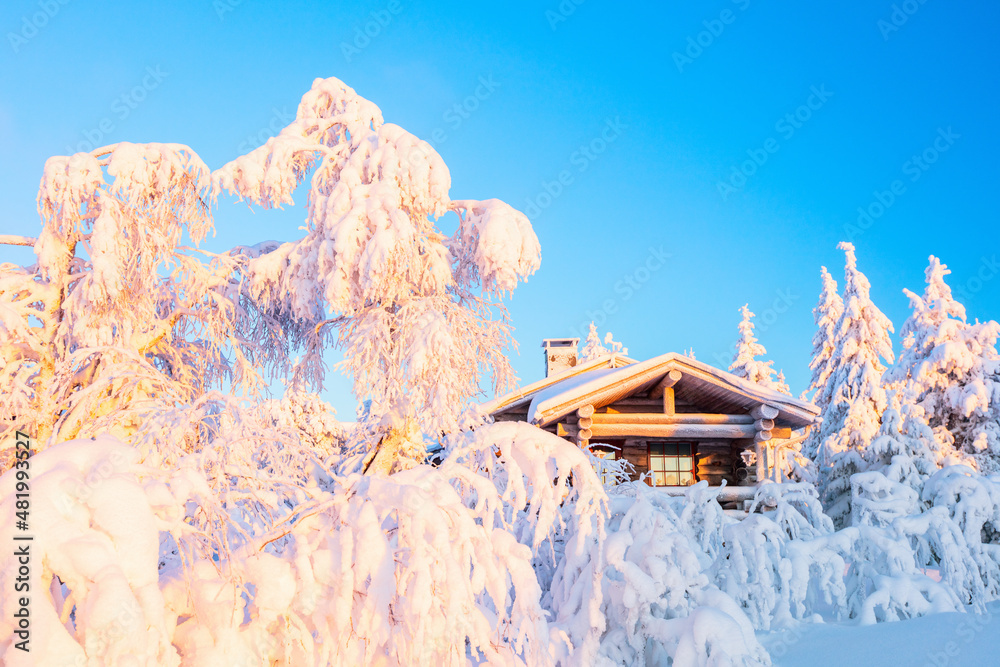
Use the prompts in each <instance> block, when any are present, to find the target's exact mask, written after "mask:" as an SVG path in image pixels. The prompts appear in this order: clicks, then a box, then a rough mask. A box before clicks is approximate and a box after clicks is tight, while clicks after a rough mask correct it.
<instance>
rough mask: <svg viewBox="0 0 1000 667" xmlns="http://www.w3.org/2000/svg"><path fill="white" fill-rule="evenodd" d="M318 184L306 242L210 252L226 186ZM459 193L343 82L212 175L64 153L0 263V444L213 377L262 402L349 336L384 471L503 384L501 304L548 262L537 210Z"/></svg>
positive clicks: (163, 149) (438, 167) (138, 404)
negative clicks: (448, 226) (8, 259)
mask: <svg viewBox="0 0 1000 667" xmlns="http://www.w3.org/2000/svg"><path fill="white" fill-rule="evenodd" d="M307 177H309V178H310V183H309V191H308V200H307V206H306V219H305V225H304V230H305V234H304V236H303V237H302V238H299V239H296V240H292V241H288V242H285V243H280V242H273V241H268V242H263V243H258V244H257V245H253V246H239V247H237V248H234V249H232V250H230V251H229V252H226V253H219V254H216V253H210V252H207V251H205V250H202V249H199V248H198V247H197V246H198V244H199V242H200V241H201V240H202V239H203V238H204V237H205V235H206V234H207V233H209V232H211V231H212V216H211V212H212V210H213V208H214V207H215V206H216V205H217V201H218V195H219V194H220V193H224V192H227V193H232V194H234V195H236V196H238V197H239V198H241V199H243V200H245V201H247V202H249V203H250V204H252V205H255V206H260V207H262V208H265V209H267V208H271V207H274V206H279V205H283V204H292V203H294V202H293V198H292V195H293V192H294V191H295V190H296V188H297V187H298V186H299V185H300V184H301V183H302V182H303V181H304V179H305V178H307ZM450 186H451V177H450V174H449V171H448V168H447V166H446V165H445V164H444V161H443V160H442V159H441V157H440V156H439V155H438V154H437V153H436V152H435V151H434V150H433V148H431V147H430V145H429V144H427V143H426V142H424V141H421V140H420V139H418V138H417V137H415V136H413V135H412V134H410V133H409V132H407V131H406V130H404V129H402V128H401V127H399V126H396V125H393V124H391V123H385V122H383V120H382V115H381V112H380V110H379V109H378V107H377V106H375V105H374V104H373V103H371V102H369V101H368V100H366V99H364V98H362V97H361V96H359V95H358V94H357V93H355V91H354V90H353V89H351V88H350V87H348V86H346V85H345V84H343V83H342V82H341V81H339V80H337V79H334V78H330V79H317V80H315V81H314V82H313V86H312V88H311V90H310V91H309V92H308V93H306V95H305V96H304V97H303V98H302V101H301V103H300V104H299V107H298V110H297V113H296V116H295V119H294V120H293V121H292V122H291V123H290V124H289V125H288V126H287V127H285V128H284V129H283V130H282V131H281V132H280V133H279V134H278V135H277V136H276V137H273V138H271V139H269V140H268V141H267V143H266V144H264V145H263V146H261V147H259V148H257V149H255V150H253V151H251V152H249V153H247V154H246V155H242V156H240V157H238V158H237V159H235V160H233V161H232V162H230V163H229V164H226V165H224V166H223V167H221V168H220V169H218V170H216V171H211V170H210V169H209V168H208V167H207V166H206V165H205V163H204V162H203V161H202V160H201V159H200V158H199V157H198V156H197V155H196V154H195V153H194V151H192V150H191V149H190V148H188V147H187V146H182V145H177V144H145V145H137V144H129V143H120V144H115V145H113V146H108V147H105V148H102V149H98V150H95V151H93V152H91V153H78V154H76V155H73V156H70V157H53V158H51V159H50V160H49V161H48V162H47V163H46V166H45V172H44V175H43V177H42V182H41V186H40V188H39V195H38V208H39V214H40V217H41V223H42V229H41V232H40V233H39V235H38V237H37V238H32V237H0V241H3V242H16V243H22V244H30V245H33V247H34V251H35V260H36V261H35V263H34V264H32V265H30V266H15V265H12V264H4V265H2V267H0V381H3V382H4V383H5V386H6V387H8V388H9V390H8V391H6V392H5V393H4V394H3V395H2V396H0V411H2V413H3V414H4V416H5V419H4V421H3V425H2V426H0V429H3V433H0V437H2V438H3V440H4V441H7V440H8V439H9V438H7V437H6V436H7V433H8V432H9V433H10V434H12V433H13V429H15V428H17V429H21V430H25V431H28V432H32V433H34V434H36V435H37V437H38V439H39V440H40V441H41V442H42V445H43V446H44V445H45V444H47V443H53V442H58V441H62V440H66V439H69V438H72V437H77V436H81V435H89V434H91V433H94V432H98V431H101V430H111V431H112V432H115V433H116V434H118V435H120V436H122V437H126V438H127V436H128V434H129V433H130V432H131V431H132V430H133V429H134V428H135V427H136V424H137V423H138V422H140V421H141V420H142V419H143V418H144V415H148V414H149V413H150V412H151V411H156V410H160V409H164V408H167V407H173V406H177V405H183V404H185V403H189V402H191V401H193V400H194V399H195V398H197V397H198V396H200V395H203V394H204V393H205V392H206V391H208V390H210V389H212V388H217V387H221V386H226V387H230V388H231V389H232V391H233V392H234V393H239V394H242V395H247V396H257V395H259V394H260V393H261V392H262V391H263V390H264V389H265V387H266V383H267V382H268V381H269V380H270V379H273V378H274V377H286V378H287V379H288V380H289V381H290V382H291V383H292V384H293V385H295V386H302V387H309V388H314V389H319V388H321V387H322V383H323V378H324V373H325V369H324V365H323V361H322V354H323V351H324V349H326V347H327V346H329V345H336V346H338V347H339V348H340V349H342V350H343V351H344V353H345V361H344V362H342V368H343V369H344V370H345V371H347V372H348V373H350V374H351V375H352V376H353V379H354V391H355V393H356V395H357V397H358V399H359V400H368V401H370V405H371V409H370V411H369V414H370V420H371V422H372V426H373V428H372V429H369V430H368V431H367V432H370V433H373V434H374V435H375V437H376V438H377V439H382V440H384V441H385V442H387V443H392V444H391V446H386V447H383V448H382V449H381V451H380V454H379V456H376V457H374V460H372V457H371V456H369V461H368V464H369V467H370V469H371V470H374V471H382V472H388V471H390V470H392V469H394V468H395V467H396V466H397V462H398V461H399V460H400V459H401V457H402V458H405V453H406V452H407V451H408V448H415V445H416V443H415V441H416V440H417V439H418V435H419V432H424V433H437V432H440V431H448V430H453V429H455V428H457V427H458V426H459V423H460V420H461V418H462V415H463V409H464V407H465V406H466V405H467V403H468V400H469V398H471V397H472V396H474V395H475V394H477V393H478V392H479V383H480V378H481V377H482V376H483V375H484V373H485V374H488V375H489V377H490V379H491V380H492V383H493V384H494V386H495V387H497V388H503V387H504V386H505V385H507V384H509V383H510V381H511V380H512V371H511V368H510V366H509V362H508V361H507V359H506V357H505V355H504V349H505V348H506V347H507V346H508V345H509V344H510V343H511V337H510V327H509V321H508V316H507V313H506V310H505V308H504V307H503V304H502V302H501V299H502V297H503V296H504V295H505V294H506V293H508V292H509V291H511V290H512V289H513V288H514V287H515V286H516V285H517V284H518V282H519V281H520V280H524V279H526V278H527V277H528V276H529V275H530V274H532V273H533V272H534V271H535V270H536V269H537V268H538V266H539V262H540V249H539V245H538V240H537V238H536V236H535V234H534V232H533V230H532V228H531V225H530V223H529V222H528V219H527V218H526V217H525V216H524V215H523V214H522V213H520V212H518V211H516V210H514V209H513V208H512V207H510V206H508V205H507V204H505V203H504V202H501V201H499V200H496V199H490V200H486V201H475V200H452V199H450V197H449V190H450ZM449 212H453V213H455V214H457V217H458V224H457V229H456V231H455V232H454V233H453V234H451V235H446V234H444V233H443V232H442V231H441V229H440V228H439V227H438V226H437V223H438V221H439V220H440V218H441V217H442V216H444V215H445V214H446V213H449ZM188 244H190V245H188ZM362 430H363V429H362ZM367 444H369V445H370V444H371V443H370V442H369V443H367ZM375 449H377V448H374V449H372V453H374V451H375Z"/></svg>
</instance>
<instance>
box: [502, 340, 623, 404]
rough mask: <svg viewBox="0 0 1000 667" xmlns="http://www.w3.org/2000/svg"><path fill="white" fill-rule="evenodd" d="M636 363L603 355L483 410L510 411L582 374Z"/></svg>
mask: <svg viewBox="0 0 1000 667" xmlns="http://www.w3.org/2000/svg"><path fill="white" fill-rule="evenodd" d="M637 363H639V362H638V361H636V360H635V359H630V358H629V357H626V356H625V355H623V354H614V353H612V354H605V355H602V356H600V357H597V358H595V359H591V360H590V361H585V362H582V363H579V364H577V365H576V366H572V367H570V368H567V369H565V370H563V371H560V372H558V373H553V374H552V375H550V376H548V377H545V378H542V379H541V380H538V381H537V382H532V383H531V384H529V385H526V386H524V387H521V388H520V389H515V390H514V391H512V392H510V393H509V394H506V395H504V396H500V397H498V398H494V399H493V400H492V401H487V402H486V403H484V404H483V408H484V409H485V410H486V412H488V413H490V414H494V413H497V412H502V411H504V412H505V411H508V410H512V409H515V408H517V407H520V406H521V405H523V404H525V403H527V402H528V401H530V400H531V398H532V397H533V396H534V395H535V394H536V393H537V392H539V391H542V390H544V389H546V388H547V387H551V386H552V385H554V384H558V383H561V382H564V381H566V380H568V379H571V378H574V377H577V376H580V375H582V374H584V373H587V374H588V377H589V374H590V372H591V371H597V370H602V369H615V368H622V367H623V366H628V365H630V364H637Z"/></svg>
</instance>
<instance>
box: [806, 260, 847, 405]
mask: <svg viewBox="0 0 1000 667" xmlns="http://www.w3.org/2000/svg"><path fill="white" fill-rule="evenodd" d="M820 276H821V278H822V281H823V291H822V292H820V296H819V303H817V304H816V307H815V308H813V318H814V319H815V321H816V333H815V334H813V340H812V343H813V349H812V361H810V362H809V369H810V370H811V371H812V380H811V381H810V383H809V389H810V390H813V391H815V398H814V401H815V403H816V405H817V406H818V407H820V408H821V409H822V408H824V407H826V403H825V402H824V401H825V400H826V396H825V395H824V394H825V392H824V388H825V387H826V384H827V381H828V380H829V378H830V371H831V368H830V358H831V357H832V356H833V341H834V338H835V335H836V326H837V322H839V321H840V317H841V315H843V313H844V302H843V301H842V300H841V298H840V294H838V293H837V281H836V280H834V279H833V276H831V275H830V272H829V271H827V270H826V267H825V266H823V267H820Z"/></svg>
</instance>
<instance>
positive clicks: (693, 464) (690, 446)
mask: <svg viewBox="0 0 1000 667" xmlns="http://www.w3.org/2000/svg"><path fill="white" fill-rule="evenodd" d="M656 449H659V451H660V452H662V453H657V452H656V451H655V450H656ZM685 449H686V451H684V450H685ZM671 450H672V451H671ZM697 453H698V445H697V443H695V442H691V441H671V440H648V441H647V442H646V469H647V470H648V471H649V472H650V473H652V478H651V479H650V482H651V484H650V486H654V487H656V486H662V487H672V486H673V487H684V486H691V485H693V484H695V483H697V482H698V464H697ZM660 458H662V459H663V465H662V467H661V466H657V465H655V461H656V459H660ZM684 459H689V461H690V468H682V465H683V460H684ZM671 461H676V463H674V464H673V465H671V463H670V462H671ZM671 473H673V474H676V475H677V476H678V477H677V481H678V482H680V481H681V479H682V477H681V475H688V474H690V478H689V479H690V482H689V483H687V484H681V483H678V484H666V483H664V484H660V483H658V482H659V479H658V474H659V475H662V476H663V480H664V482H666V481H667V475H669V474H671Z"/></svg>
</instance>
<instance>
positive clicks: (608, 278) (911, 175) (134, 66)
mask: <svg viewBox="0 0 1000 667" xmlns="http://www.w3.org/2000/svg"><path fill="white" fill-rule="evenodd" d="M0 28H2V36H3V44H2V45H0V54H2V55H0V154H2V156H3V159H2V160H0V206H2V209H0V233H21V234H35V233H36V232H37V228H38V224H39V223H38V217H37V213H36V211H35V195H36V191H37V187H38V180H39V177H40V175H41V170H42V166H43V164H44V162H45V160H46V158H48V157H49V156H51V155H54V154H66V153H67V152H69V151H76V150H84V149H89V148H92V147H96V146H99V145H104V144H107V143H112V142H115V141H123V140H128V141H137V142H144V141H158V142H178V143H184V144H188V145H190V146H191V147H192V148H193V149H194V150H195V151H196V152H197V153H199V154H200V155H201V157H202V158H203V159H204V160H205V161H206V162H207V163H208V164H209V166H211V167H213V168H215V167H218V166H221V165H222V164H224V163H225V162H227V161H229V160H231V159H232V158H234V157H236V156H237V155H238V154H240V153H242V152H245V151H246V150H248V149H249V148H252V147H253V146H255V145H256V144H257V143H259V142H261V141H262V140H263V139H265V138H266V137H267V135H268V133H269V132H272V131H275V130H277V129H279V128H280V127H281V126H282V125H283V124H284V122H287V119H288V118H289V117H290V115H291V114H294V111H295V108H296V105H297V104H298V101H299V98H300V97H301V95H302V94H303V93H304V92H305V91H306V90H308V88H309V86H310V85H311V82H312V80H313V79H314V78H315V77H327V76H336V77H338V78H340V79H342V80H343V81H345V82H346V83H347V84H348V85H350V86H352V87H354V88H355V90H357V91H358V92H359V93H360V94H361V95H363V96H365V97H367V98H369V99H370V100H372V101H374V102H375V103H376V104H378V105H379V106H380V107H381V109H382V112H383V116H384V117H385V119H386V121H388V122H393V123H396V124H398V125H401V126H403V127H404V128H406V129H408V130H409V131H411V132H413V133H414V134H416V135H417V136H419V137H421V138H424V139H427V140H429V141H432V143H433V144H434V145H435V147H436V148H437V150H438V151H439V152H440V153H441V155H442V156H443V158H444V160H445V162H446V163H447V164H448V166H449V168H450V170H451V175H452V183H453V187H452V191H451V195H452V197H453V198H456V199H458V198H479V199H485V198H489V197H498V198H501V199H503V200H505V201H507V202H509V203H511V204H512V205H514V206H515V207H517V208H519V209H521V210H524V211H525V212H527V213H528V214H529V216H530V217H531V218H532V222H533V223H534V227H535V230H536V232H537V234H538V236H539V238H540V240H541V243H542V255H543V260H542V268H541V270H540V271H539V272H538V273H537V274H536V275H535V276H534V277H532V278H531V280H530V281H529V282H528V283H527V284H525V285H522V286H521V287H520V288H519V289H518V290H517V292H516V293H515V295H514V296H513V298H512V299H511V301H510V308H511V313H512V316H513V323H514V325H515V327H516V337H517V339H518V341H519V342H520V352H519V353H515V354H513V355H512V359H513V362H514V365H515V368H516V369H517V371H518V372H519V374H520V376H521V378H522V379H523V380H525V381H531V380H534V379H537V378H538V377H539V376H540V375H541V373H542V354H541V350H540V348H539V345H540V341H541V339H542V338H545V337H561V336H567V335H582V334H585V332H586V328H587V326H586V325H587V323H588V322H590V320H591V319H594V320H597V321H598V323H599V324H600V325H601V326H600V330H601V332H602V334H603V332H604V331H605V330H607V329H610V330H611V331H612V332H613V333H614V335H615V338H616V339H618V340H622V341H623V342H624V343H625V344H626V345H627V347H628V348H629V352H630V355H631V356H633V357H636V358H640V359H645V358H649V357H652V356H655V355H658V354H661V353H664V352H668V351H682V350H686V349H688V348H693V349H694V352H695V354H696V355H697V357H698V358H699V359H700V360H703V361H706V362H708V363H711V364H714V365H725V364H727V363H728V361H729V358H730V357H731V346H732V343H733V341H734V340H735V338H736V324H737V322H738V319H739V315H738V313H737V309H738V308H739V306H741V305H742V304H744V303H747V302H749V304H750V308H751V309H752V310H753V311H754V312H756V313H757V315H758V318H757V319H758V324H759V327H758V333H759V338H760V339H761V342H762V343H763V344H764V345H765V346H766V347H767V349H768V352H769V356H770V357H771V358H773V359H774V360H775V364H776V367H780V368H783V369H784V371H785V373H786V375H787V376H788V379H789V381H790V383H791V385H792V389H793V391H794V392H795V393H798V392H799V391H801V390H802V389H803V388H805V386H806V384H807V382H808V369H807V367H806V366H807V364H808V361H809V353H810V347H811V346H810V339H811V337H812V334H813V329H814V327H813V320H812V312H811V311H812V308H813V306H814V305H815V302H816V299H817V295H818V292H819V287H820V282H819V268H820V266H821V265H826V266H828V267H829V268H830V270H831V272H832V273H833V274H834V276H835V277H837V278H838V280H839V281H840V282H842V274H843V256H842V254H841V253H840V251H838V250H837V249H836V245H837V243H838V242H839V241H842V240H853V242H854V243H855V244H856V245H857V247H858V257H859V263H860V266H861V268H862V270H863V271H864V272H866V273H867V275H868V276H869V278H870V279H871V282H872V284H873V290H872V293H873V297H874V299H875V301H876V303H877V304H878V305H879V306H880V307H881V308H882V309H883V310H884V311H885V312H886V314H887V315H888V316H889V317H890V318H891V319H892V321H893V322H894V323H895V324H896V327H897V329H898V327H899V326H900V325H901V324H902V322H903V320H904V319H905V318H906V315H907V313H908V304H907V301H906V299H905V297H904V296H903V294H902V291H901V290H902V289H903V288H904V287H909V288H910V289H913V290H916V291H920V290H921V289H922V287H923V269H924V267H925V266H926V263H927V256H928V255H929V254H932V253H933V254H936V255H938V256H940V257H941V258H942V260H943V261H944V262H945V263H946V264H948V265H949V266H950V267H951V268H952V270H953V274H952V276H951V284H952V285H953V286H954V287H955V288H960V290H959V291H960V294H961V298H962V300H963V301H964V302H965V305H966V306H967V307H968V310H969V314H970V317H978V318H980V319H997V318H1000V279H997V278H1000V265H998V264H997V259H996V258H998V257H1000V247H998V245H1000V243H998V242H1000V230H998V221H1000V216H998V206H997V197H996V194H997V192H998V191H1000V188H998V185H997V183H998V176H1000V131H998V125H997V121H996V118H997V106H998V72H1000V46H998V41H1000V40H998V39H997V34H998V32H1000V5H997V3H993V2H986V1H980V2H972V1H969V0H964V1H963V0H959V1H955V2H945V1H944V0H925V1H924V2H921V1H920V0H907V1H906V2H896V3H895V4H894V3H893V2H891V1H889V0H884V1H873V0H865V1H861V0H848V1H838V2H834V1H832V0H819V1H817V2H801V1H796V2H792V1H779V0H771V1H769V2H763V1H761V0H738V1H731V0H714V1H713V2H702V3H655V4H654V3H625V4H623V3H611V2H607V1H606V0H575V1H574V0H564V1H563V2H562V3H560V2H558V1H557V0H550V1H548V2H544V1H543V2H504V3H468V2H462V3H458V2H415V1H412V0H392V1H391V2H387V1H383V0H376V1H374V2H353V3H327V2H281V3H278V2H264V1H263V0H242V1H240V0H216V1H215V2H213V1H212V0H198V1H193V0H187V1H178V2H159V3H152V2H97V1H95V0H62V1H60V0H41V1H39V0H30V1H28V0H6V1H5V2H4V3H3V8H2V9H0ZM366 29H367V32H368V33H369V35H371V36H369V35H365V34H364V32H365V30H366ZM456 105H457V106H456ZM435 131H437V132H435ZM560 180H561V181H562V182H560ZM300 201H301V202H303V203H304V198H300ZM859 207H860V208H861V209H862V210H865V211H867V212H868V215H869V216H870V217H868V218H863V219H861V221H860V222H861V224H859V215H860V214H859ZM303 215H304V213H303V209H302V207H301V206H299V207H296V208H291V209H286V210H284V211H281V212H277V213H275V212H256V213H250V212H248V211H247V210H246V209H245V207H241V206H239V205H232V204H231V203H229V202H227V201H223V202H222V204H221V206H220V209H219V210H218V211H217V214H216V226H217V231H218V234H217V236H216V237H215V238H214V239H211V240H210V241H209V242H208V247H209V248H210V249H215V250H223V249H225V248H228V247H231V246H232V245H236V244H241V243H254V242H256V241H259V240H263V239H268V238H275V239H279V240H290V239H292V238H295V235H296V233H297V232H296V229H297V227H298V226H299V225H300V224H301V223H302V220H303ZM0 260H6V261H18V262H28V261H29V260H30V255H29V253H28V252H27V251H25V250H22V249H0ZM602 320H603V323H602ZM898 348H899V346H898V343H897V349H898ZM325 395H326V397H327V399H328V400H330V401H331V402H332V403H333V404H334V406H335V407H337V408H338V410H339V412H340V413H341V416H342V417H343V418H345V419H347V418H351V417H352V416H353V408H354V401H353V399H352V397H351V396H350V393H349V385H348V383H347V382H346V381H345V380H336V381H334V382H332V383H331V384H330V387H329V389H328V391H327V392H326V394H325Z"/></svg>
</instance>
